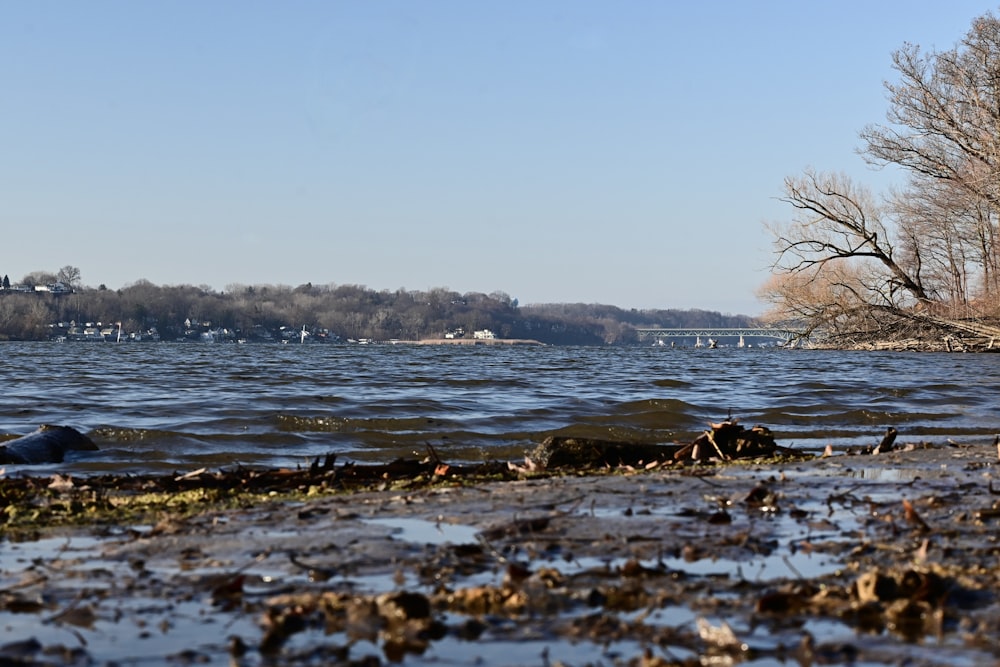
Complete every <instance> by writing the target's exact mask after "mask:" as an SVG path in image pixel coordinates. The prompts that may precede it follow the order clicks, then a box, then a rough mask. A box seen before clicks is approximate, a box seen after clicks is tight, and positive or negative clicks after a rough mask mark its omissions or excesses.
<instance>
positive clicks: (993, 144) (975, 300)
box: [760, 13, 1000, 347]
mask: <svg viewBox="0 0 1000 667" xmlns="http://www.w3.org/2000/svg"><path fill="white" fill-rule="evenodd" d="M892 65H893V68H894V70H895V72H896V73H897V74H898V80H896V81H890V82H887V83H886V91H887V93H888V102H889V109H888V114H887V118H888V123H887V124H872V125H869V126H868V127H866V128H864V129H863V130H862V131H861V132H860V138H861V141H862V146H861V148H860V152H861V154H862V155H863V157H864V158H865V160H866V161H867V162H868V163H869V164H870V165H872V166H875V167H879V168H883V167H889V168H892V169H894V170H897V171H898V172H899V173H901V174H903V175H904V177H905V184H904V185H903V186H902V187H901V188H900V189H898V190H894V191H891V192H883V193H875V192H872V191H871V190H870V189H869V188H867V187H866V186H865V185H863V184H861V183H857V182H854V181H852V180H851V179H850V178H849V177H847V176H844V175H841V174H835V173H824V172H819V171H815V170H807V171H806V172H804V173H803V174H802V175H799V176H792V177H789V178H787V179H786V180H785V184H784V193H783V195H782V197H781V199H782V201H784V202H785V203H787V204H788V205H789V206H790V207H791V208H792V210H793V215H792V218H791V220H790V221H787V222H785V223H783V224H779V225H775V226H774V227H773V228H772V229H771V231H772V232H773V238H774V251H775V256H776V260H775V263H774V270H773V275H772V278H771V280H770V281H769V282H768V283H767V284H766V285H765V286H764V287H763V288H762V289H761V292H760V295H761V296H762V297H763V298H764V299H766V300H767V301H769V302H770V303H771V304H772V310H771V311H770V313H769V316H770V317H773V318H777V319H781V320H789V319H794V320H797V321H800V322H804V323H807V324H808V327H809V328H810V329H814V330H820V331H823V332H824V333H825V334H826V335H827V336H828V340H830V341H834V342H835V343H837V344H838V346H841V347H848V346H851V345H852V344H864V343H866V341H872V340H876V339H892V338H897V339H901V338H903V337H913V338H921V337H922V338H924V339H925V340H930V339H937V340H938V341H941V340H947V339H948V338H949V337H950V336H952V335H955V334H956V333H957V334H958V335H961V332H962V331H963V330H964V331H971V330H972V329H975V331H977V332H978V333H979V334H981V335H982V336H984V337H985V338H987V339H988V340H993V339H1000V328H997V327H996V326H995V323H996V321H997V319H998V317H1000V235H998V226H997V225H998V222H1000V103H998V100H1000V20H998V19H997V18H996V17H995V16H994V15H993V14H992V13H987V14H985V15H984V16H981V17H979V18H977V19H975V20H974V21H973V23H972V26H971V28H970V29H969V31H968V33H967V34H966V35H965V37H964V38H963V39H962V40H961V41H960V42H958V44H957V45H956V46H955V47H954V48H952V49H949V50H945V51H933V50H932V51H925V50H923V49H921V47H919V46H917V45H913V44H906V45H904V46H903V47H901V48H900V49H899V50H897V51H896V52H895V53H894V54H893V55H892Z"/></svg>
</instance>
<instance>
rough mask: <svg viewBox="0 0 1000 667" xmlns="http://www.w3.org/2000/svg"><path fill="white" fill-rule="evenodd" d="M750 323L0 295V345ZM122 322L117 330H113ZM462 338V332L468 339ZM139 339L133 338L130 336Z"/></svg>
mask: <svg viewBox="0 0 1000 667" xmlns="http://www.w3.org/2000/svg"><path fill="white" fill-rule="evenodd" d="M753 322H754V319H753V318H751V317H748V316H742V315H736V316H734V315H723V314H721V313H718V312H711V311H705V310H674V309H668V310H636V309H630V310H625V309H622V308H618V307H616V306H610V305H600V304H579V303H578V304H533V305H524V306H522V305H519V304H518V301H517V299H512V298H511V297H510V296H509V295H507V294H505V293H503V292H493V293H491V294H482V293H477V292H467V293H464V294H463V293H459V292H455V291H452V290H450V289H447V288H434V289H431V290H428V291H408V290H403V289H399V290H396V291H389V290H382V291H376V290H373V289H369V288H367V287H364V286H359V285H312V284H311V283H309V284H305V285H299V286H298V287H287V286H281V285H231V286H229V287H228V288H227V289H226V290H223V291H215V290H212V289H209V288H205V287H195V286H191V285H175V286H159V285H154V284H152V283H150V282H148V281H139V282H136V283H134V284H132V285H129V286H127V287H123V288H122V289H118V290H111V289H106V288H103V287H101V288H86V287H78V286H74V288H73V290H72V291H71V292H67V293H53V292H45V291H41V292H35V293H19V292H9V291H8V292H0V340H47V339H51V338H54V337H56V336H61V335H64V334H65V332H66V331H68V330H71V329H72V330H75V331H81V330H82V329H83V328H84V327H87V326H90V327H99V326H101V325H103V326H105V327H106V326H108V325H110V324H113V325H114V327H115V329H116V330H120V331H121V332H124V334H125V335H126V336H129V335H132V334H136V335H138V337H143V338H149V337H150V336H149V334H150V333H151V332H155V334H156V336H155V338H156V339H159V340H179V339H184V338H191V337H196V336H198V335H199V333H203V332H225V333H226V335H228V336H232V337H236V338H241V339H246V340H274V339H275V338H278V337H280V336H281V335H282V332H284V333H285V334H287V332H288V331H289V330H295V331H301V330H302V329H303V328H305V330H306V331H309V332H323V334H324V336H323V338H324V339H326V340H348V339H368V340H375V341H381V340H392V339H398V340H424V339H429V338H444V337H445V336H446V335H459V336H461V335H467V336H472V334H473V332H474V331H477V330H487V329H488V330H490V331H491V332H493V333H494V334H495V335H496V336H497V337H499V338H523V339H533V340H537V341H540V342H542V343H548V344H553V345H608V344H612V345H628V344H635V343H638V342H639V337H638V335H637V332H636V330H637V329H642V328H654V327H665V328H670V327H744V326H748V325H750V324H752V323H753ZM118 323H120V325H119V324H118ZM465 332H467V333H465ZM133 337H136V336H133Z"/></svg>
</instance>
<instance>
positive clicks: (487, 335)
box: [472, 329, 497, 340]
mask: <svg viewBox="0 0 1000 667" xmlns="http://www.w3.org/2000/svg"><path fill="white" fill-rule="evenodd" d="M472 337H473V338H475V339H476V340H493V339H494V338H496V337H497V335H496V334H495V333H493V332H492V331H490V330H489V329H480V330H479V331H473V332H472Z"/></svg>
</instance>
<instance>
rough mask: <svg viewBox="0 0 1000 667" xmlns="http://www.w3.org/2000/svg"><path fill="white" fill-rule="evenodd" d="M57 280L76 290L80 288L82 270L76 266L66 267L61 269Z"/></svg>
mask: <svg viewBox="0 0 1000 667" xmlns="http://www.w3.org/2000/svg"><path fill="white" fill-rule="evenodd" d="M56 280H57V281H58V282H61V283H62V284H64V285H67V286H69V287H72V288H73V289H76V288H77V287H79V286H80V280H81V278H80V269H78V268H77V267H75V266H69V265H66V266H64V267H62V268H61V269H59V273H57V274H56Z"/></svg>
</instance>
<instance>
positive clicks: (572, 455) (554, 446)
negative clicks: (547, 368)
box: [527, 419, 796, 470]
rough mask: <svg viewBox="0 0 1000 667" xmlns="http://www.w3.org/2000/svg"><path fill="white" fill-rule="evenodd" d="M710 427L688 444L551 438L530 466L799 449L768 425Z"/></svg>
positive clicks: (640, 462) (636, 462) (646, 462)
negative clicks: (777, 438) (778, 439)
mask: <svg viewBox="0 0 1000 667" xmlns="http://www.w3.org/2000/svg"><path fill="white" fill-rule="evenodd" d="M709 426H710V430H707V431H705V432H704V433H702V434H701V435H700V436H698V437H697V438H696V439H695V440H694V441H693V442H691V443H689V444H687V445H680V444H649V443H640V442H621V441H614V440H600V439H595V438H567V437H558V436H551V437H548V438H546V439H545V440H544V441H543V442H542V444H540V445H539V446H538V447H536V448H535V450H534V451H533V452H532V453H531V454H529V455H528V457H527V464H528V466H529V467H530V468H533V469H541V470H550V469H554V468H567V467H572V468H593V467H616V466H633V467H635V466H650V465H653V464H656V463H664V464H666V463H678V462H690V461H707V460H710V459H717V460H720V461H732V460H735V459H741V458H760V457H764V456H775V455H785V456H791V455H795V454H796V452H795V450H793V449H789V448H787V447H780V446H779V445H778V444H776V443H775V441H774V436H773V435H772V434H771V431H770V430H769V429H767V428H766V427H764V426H754V427H753V428H751V429H745V428H743V427H742V426H740V425H739V424H738V423H737V421H736V420H735V419H730V420H727V421H724V422H720V423H718V424H710V425H709Z"/></svg>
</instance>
